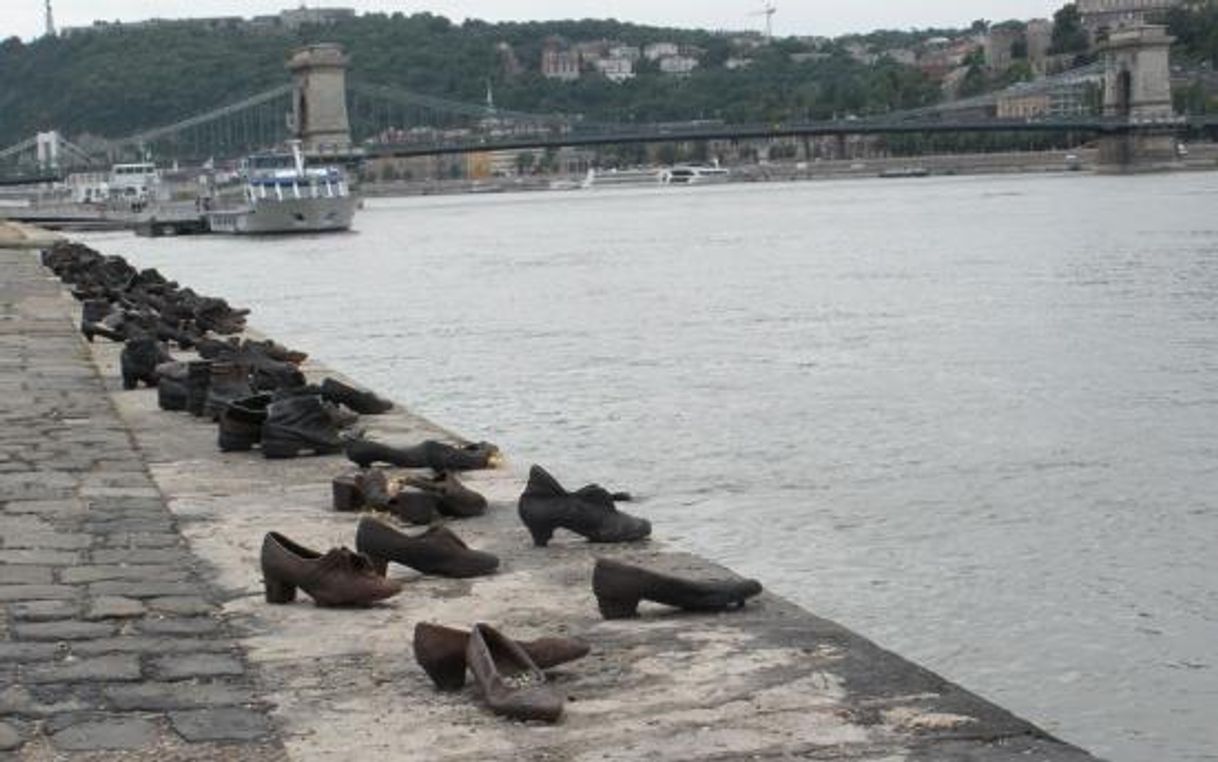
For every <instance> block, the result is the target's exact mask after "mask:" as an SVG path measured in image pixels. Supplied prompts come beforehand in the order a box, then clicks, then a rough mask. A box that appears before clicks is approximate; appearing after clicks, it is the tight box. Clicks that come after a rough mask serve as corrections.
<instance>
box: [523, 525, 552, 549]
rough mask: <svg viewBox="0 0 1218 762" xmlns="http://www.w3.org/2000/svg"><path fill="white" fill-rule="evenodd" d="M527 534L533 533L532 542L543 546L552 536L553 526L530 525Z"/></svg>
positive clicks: (540, 546) (547, 543)
mask: <svg viewBox="0 0 1218 762" xmlns="http://www.w3.org/2000/svg"><path fill="white" fill-rule="evenodd" d="M529 534H531V535H533V544H534V545H535V546H537V547H539V548H544V547H545V546H547V545H549V544H550V539H551V538H552V537H554V527H549V526H536V527H535V526H530V527H529Z"/></svg>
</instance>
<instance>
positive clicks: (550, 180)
mask: <svg viewBox="0 0 1218 762" xmlns="http://www.w3.org/2000/svg"><path fill="white" fill-rule="evenodd" d="M1098 163H1099V152H1098V151H1097V150H1096V149H1094V148H1080V149H1077V150H1074V151H1009V152H1002V153H967V154H940V155H929V156H889V157H875V158H858V159H842V160H829V161H812V162H791V161H786V162H778V161H775V162H770V163H766V164H749V165H741V166H733V167H730V169H731V171H732V175H731V180H730V181H731V182H742V183H758V182H814V181H818V180H878V179H884V177H883V176H884V175H886V174H887V175H893V176H901V175H904V174H908V172H909V171H910V170H914V171H917V172H918V173H919V174H921V173H925V175H926V176H971V175H1011V174H1053V173H1060V172H1096V171H1098V169H1099V167H1098ZM1214 170H1218V145H1215V144H1211V143H1203V144H1197V145H1194V146H1189V147H1188V155H1186V156H1183V157H1181V158H1180V160H1179V161H1178V162H1177V163H1176V165H1175V167H1173V169H1172V171H1180V172H1204V171H1214ZM583 180H584V177H583V176H577V175H570V176H549V175H546V176H537V177H502V178H487V179H483V180H408V181H397V182H366V183H363V184H362V185H361V186H360V192H361V193H362V194H364V195H365V196H368V197H371V198H376V197H392V196H433V195H452V194H461V193H518V192H538V191H550V190H554V189H556V188H558V189H561V190H564V191H570V190H575V189H577V188H579V185H580V183H581V182H582V181H583Z"/></svg>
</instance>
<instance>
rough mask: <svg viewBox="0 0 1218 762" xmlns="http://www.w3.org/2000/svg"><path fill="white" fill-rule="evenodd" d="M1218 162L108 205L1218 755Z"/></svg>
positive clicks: (362, 362)
mask: <svg viewBox="0 0 1218 762" xmlns="http://www.w3.org/2000/svg"><path fill="white" fill-rule="evenodd" d="M1216 211H1218V175H1211V174H1206V175H1188V176H1163V177H1146V178H1099V177H1084V176H1071V177H1049V178H1045V177H1041V178H1012V179H1002V178H976V179H943V180H911V181H854V182H846V183H825V184H804V185H766V186H725V187H715V188H694V189H680V190H678V189H663V190H661V189H640V190H624V191H603V192H592V193H568V194H539V195H518V196H494V197H491V196H479V197H460V198H433V199H402V200H385V201H372V202H370V203H369V204H368V208H367V209H366V210H365V211H364V212H362V213H361V214H360V216H359V217H357V221H356V222H357V228H358V232H356V233H352V234H350V235H338V236H326V237H317V238H304V239H301V238H279V239H269V240H243V239H225V238H181V239H170V240H166V239H161V240H155V241H152V240H144V239H132V238H129V237H126V236H110V235H107V236H99V237H97V238H96V239H95V240H96V242H97V243H98V244H99V245H101V246H102V247H103V248H104V249H105V250H106V251H107V252H109V253H123V254H127V255H129V256H133V257H134V259H136V260H137V261H138V262H140V263H141V264H144V265H155V266H157V267H160V268H162V269H163V270H164V271H165V272H166V273H168V274H170V275H171V276H173V277H175V278H178V279H180V280H182V281H183V282H185V283H189V284H191V285H193V286H195V287H196V288H198V289H199V290H202V291H205V292H211V293H217V294H221V295H225V296H227V297H228V298H230V299H231V300H233V301H235V302H238V303H244V304H247V305H249V306H252V307H254V308H255V315H254V318H253V321H254V323H255V324H256V325H257V326H258V327H259V328H261V329H263V330H265V331H266V332H268V333H271V334H273V335H275V336H277V337H278V338H280V339H281V340H283V341H286V342H289V343H292V344H298V345H300V346H302V347H303V348H306V349H308V350H310V351H312V352H313V353H314V355H315V356H317V357H318V358H319V359H321V360H323V361H325V362H327V363H328V364H331V365H333V366H335V367H338V368H341V369H343V370H344V371H346V372H348V373H349V374H351V375H353V376H355V377H357V378H360V379H362V380H364V381H365V382H367V383H368V384H369V385H371V386H373V387H374V388H376V389H378V390H380V391H382V392H385V393H388V394H390V395H392V396H394V397H396V398H397V399H399V400H402V401H404V402H406V403H408V404H409V405H411V406H413V407H414V408H416V409H417V410H419V411H421V412H423V413H425V414H427V415H429V416H431V417H432V418H434V419H435V420H437V421H439V422H441V423H443V424H445V425H448V426H450V427H452V428H454V429H456V430H459V431H461V432H463V433H465V434H467V435H468V436H471V437H477V438H486V439H491V440H494V441H496V442H499V443H500V444H501V445H503V446H504V447H505V449H507V450H509V451H510V453H511V455H512V456H513V458H514V460H515V461H516V462H517V463H520V464H527V463H528V462H531V461H540V462H542V463H545V464H547V465H548V466H550V467H551V469H552V470H553V471H554V472H555V473H556V474H557V475H558V476H559V477H560V478H561V479H563V480H564V481H566V482H569V483H570V484H572V485H579V484H582V483H584V482H587V481H593V480H594V481H599V482H602V483H605V484H607V485H612V486H613V487H616V488H624V489H630V490H633V491H634V492H636V493H638V494H640V495H642V496H644V497H645V498H646V499H645V501H644V502H642V503H640V504H638V505H636V510H639V511H641V512H645V513H646V514H647V515H649V516H651V517H652V518H653V519H654V520H655V522H656V524H657V526H658V533H659V534H661V535H662V536H665V537H667V538H670V539H673V540H675V541H676V542H678V543H680V544H681V545H683V546H685V547H687V548H689V549H692V550H696V551H699V552H702V553H704V554H706V555H709V556H711V557H713V558H715V559H717V560H720V561H723V562H725V563H727V564H729V565H731V566H733V567H735V568H736V569H738V570H739V571H741V572H743V573H747V574H749V575H753V576H757V577H759V578H761V579H762V580H764V581H765V583H766V584H767V585H768V586H770V587H771V588H773V589H775V590H776V591H778V592H780V593H782V594H785V595H787V596H789V597H790V598H792V599H794V600H796V601H798V602H799V603H801V604H804V605H806V606H808V607H810V608H811V609H812V610H814V611H816V612H817V613H819V614H822V615H825V616H828V617H831V618H833V619H836V620H838V621H840V622H842V623H843V624H846V625H848V626H850V627H852V628H854V629H855V630H857V631H859V632H861V633H863V634H864V635H867V636H869V637H871V638H873V639H875V640H877V641H878V642H880V643H881V644H883V645H884V646H887V647H889V648H892V649H894V650H896V651H898V652H900V653H901V654H903V655H905V656H907V657H909V658H912V659H914V660H915V661H918V662H920V663H923V664H925V665H927V666H929V667H930V668H932V669H934V670H936V671H938V672H940V673H942V674H944V675H946V676H948V677H950V678H951V679H953V680H956V681H958V682H961V683H963V684H964V685H965V686H967V687H969V688H971V689H973V690H976V691H977V692H979V693H981V694H983V695H985V696H986V697H987V698H990V699H992V700H994V701H996V702H997V703H999V704H1002V705H1004V706H1006V707H1008V708H1010V709H1012V710H1013V711H1015V712H1016V713H1018V714H1020V715H1023V716H1025V717H1027V718H1029V719H1031V720H1033V721H1035V722H1037V723H1038V724H1040V725H1042V726H1043V727H1045V728H1046V729H1048V730H1050V731H1051V732H1054V733H1056V734H1058V735H1060V736H1062V737H1064V738H1065V739H1067V740H1069V741H1072V742H1075V743H1078V744H1081V745H1083V746H1085V747H1086V748H1088V749H1090V750H1092V751H1094V752H1096V753H1097V754H1100V755H1102V756H1106V757H1109V758H1111V759H1114V760H1128V761H1130V762H1135V761H1136V762H1142V761H1144V760H1159V759H1163V760H1168V759H1171V760H1203V759H1211V760H1212V759H1218V664H1216V660H1218V625H1216V620H1218V552H1216V551H1215V549H1214V544H1215V540H1216V539H1218V214H1216Z"/></svg>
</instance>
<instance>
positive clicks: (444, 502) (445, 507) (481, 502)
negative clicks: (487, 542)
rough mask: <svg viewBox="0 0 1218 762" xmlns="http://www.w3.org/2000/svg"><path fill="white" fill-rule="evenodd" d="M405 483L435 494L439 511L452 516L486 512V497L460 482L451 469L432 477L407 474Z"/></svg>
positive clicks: (467, 516) (469, 515)
mask: <svg viewBox="0 0 1218 762" xmlns="http://www.w3.org/2000/svg"><path fill="white" fill-rule="evenodd" d="M405 481H406V484H409V485H410V486H412V487H417V488H419V489H421V490H423V491H425V492H430V493H432V494H433V495H435V496H436V501H437V502H436V505H437V507H438V508H439V509H440V513H442V514H444V515H445V516H452V517H454V518H461V519H466V518H471V517H473V516H481V515H482V514H484V513H486V498H485V497H483V496H482V495H480V494H478V493H477V492H475V491H473V490H472V489H470V488H469V487H466V486H465V485H464V484H462V483H461V480H460V479H458V478H457V475H456V474H455V473H453V472H452V471H441V472H440V473H438V474H436V476H435V477H434V478H428V477H426V476H407V477H406V480H405Z"/></svg>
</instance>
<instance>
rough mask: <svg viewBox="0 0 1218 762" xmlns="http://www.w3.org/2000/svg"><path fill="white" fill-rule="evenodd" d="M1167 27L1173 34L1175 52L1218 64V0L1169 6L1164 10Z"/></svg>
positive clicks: (1201, 61)
mask: <svg viewBox="0 0 1218 762" xmlns="http://www.w3.org/2000/svg"><path fill="white" fill-rule="evenodd" d="M1167 29H1168V32H1170V33H1171V35H1172V36H1173V37H1175V38H1176V51H1175V52H1176V53H1178V54H1180V55H1182V56H1183V57H1185V58H1187V59H1189V60H1192V61H1195V62H1198V63H1208V64H1209V65H1210V66H1211V67H1212V66H1218V2H1214V0H1209V2H1204V3H1195V4H1192V5H1187V6H1178V7H1176V8H1172V9H1171V11H1169V12H1168V14H1167Z"/></svg>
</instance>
